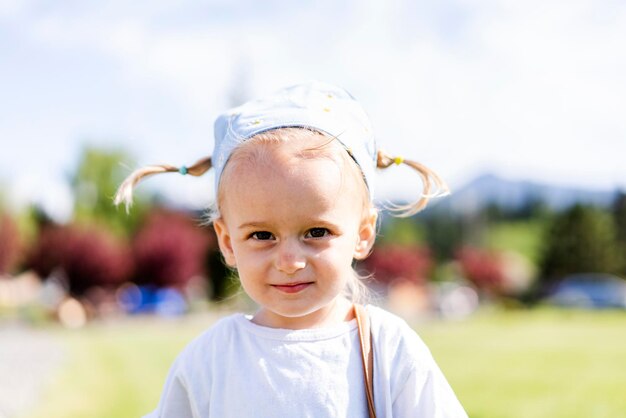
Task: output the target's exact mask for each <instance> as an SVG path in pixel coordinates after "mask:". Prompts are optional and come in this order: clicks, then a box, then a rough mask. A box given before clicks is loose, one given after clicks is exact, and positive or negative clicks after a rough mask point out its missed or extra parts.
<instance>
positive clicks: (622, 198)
mask: <svg viewBox="0 0 626 418" xmlns="http://www.w3.org/2000/svg"><path fill="white" fill-rule="evenodd" d="M612 212H613V220H614V222H615V233H616V239H617V245H618V250H619V256H620V263H621V267H622V270H621V273H622V274H624V275H626V193H625V192H623V191H620V192H618V193H617V196H615V200H614V201H613V207H612Z"/></svg>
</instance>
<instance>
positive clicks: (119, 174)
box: [72, 146, 146, 236]
mask: <svg viewBox="0 0 626 418" xmlns="http://www.w3.org/2000/svg"><path fill="white" fill-rule="evenodd" d="M122 164H132V163H131V158H130V157H129V156H128V155H127V154H126V153H125V152H123V151H121V150H104V149H98V148H94V147H89V146H87V147H85V148H84V149H83V151H82V155H81V157H80V160H79V164H78V168H77V170H76V172H75V173H74V175H73V177H72V186H73V189H74V196H75V200H76V202H75V208H74V216H75V220H76V221H77V222H79V223H83V224H89V223H97V224H99V225H102V226H105V227H107V228H109V229H110V230H111V231H112V232H113V233H114V234H116V235H118V236H128V235H129V234H131V233H132V232H133V231H134V230H136V228H137V226H138V224H139V223H140V221H141V219H142V218H143V216H144V214H145V212H146V207H145V205H144V204H143V202H142V200H141V198H136V199H135V204H134V205H133V209H132V210H131V211H130V213H128V214H127V213H126V212H125V209H124V208H123V207H119V208H118V207H115V206H114V205H113V196H114V195H115V192H116V191H117V188H118V186H119V185H120V183H121V182H122V181H123V180H124V178H125V177H126V175H127V174H129V170H128V169H126V168H124V167H123V166H122Z"/></svg>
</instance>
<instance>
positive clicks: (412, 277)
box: [362, 245, 433, 284]
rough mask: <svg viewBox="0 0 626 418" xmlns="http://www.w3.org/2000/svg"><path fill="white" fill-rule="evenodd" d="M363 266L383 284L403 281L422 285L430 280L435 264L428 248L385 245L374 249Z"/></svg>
mask: <svg viewBox="0 0 626 418" xmlns="http://www.w3.org/2000/svg"><path fill="white" fill-rule="evenodd" d="M362 265H363V266H364V267H365V268H366V269H367V270H368V271H369V272H370V273H372V274H373V276H374V279H375V280H376V281H378V282H381V283H385V284H389V283H391V282H393V281H394V280H398V279H402V280H407V281H410V282H413V283H416V284H422V283H424V282H425V281H426V279H427V278H428V274H429V272H430V269H431V267H432V265H433V262H432V257H431V253H430V250H429V249H428V248H425V247H417V246H399V245H385V246H380V247H374V250H373V251H372V254H370V256H369V257H368V258H367V259H365V261H364V262H363V263H362Z"/></svg>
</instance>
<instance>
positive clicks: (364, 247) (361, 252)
mask: <svg viewBox="0 0 626 418" xmlns="http://www.w3.org/2000/svg"><path fill="white" fill-rule="evenodd" d="M377 219H378V211H377V210H376V209H374V208H372V209H370V211H369V214H368V215H367V216H365V217H364V218H363V220H362V221H361V226H360V228H359V237H358V241H357V243H356V247H355V248H354V256H353V257H354V259H355V260H363V259H364V258H367V256H368V255H369V254H370V251H371V249H372V246H373V245H374V241H375V240H376V220H377Z"/></svg>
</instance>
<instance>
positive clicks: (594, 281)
mask: <svg viewBox="0 0 626 418" xmlns="http://www.w3.org/2000/svg"><path fill="white" fill-rule="evenodd" d="M548 301H550V302H552V303H554V304H556V305H559V306H568V307H580V308H621V309H626V280H624V279H621V278H619V277H616V276H613V275H610V274H602V273H583V274H573V275H570V276H566V277H565V278H564V279H563V280H561V281H560V282H559V283H558V284H557V285H556V286H555V287H554V289H553V290H552V292H551V293H550V294H549V297H548Z"/></svg>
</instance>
